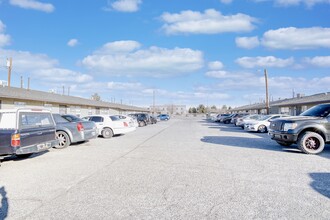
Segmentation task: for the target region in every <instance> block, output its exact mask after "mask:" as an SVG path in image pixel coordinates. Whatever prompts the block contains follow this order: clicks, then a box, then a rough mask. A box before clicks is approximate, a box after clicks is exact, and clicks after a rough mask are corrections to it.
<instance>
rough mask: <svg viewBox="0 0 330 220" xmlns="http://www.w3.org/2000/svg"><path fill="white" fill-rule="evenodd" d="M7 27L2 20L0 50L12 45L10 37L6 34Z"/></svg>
mask: <svg viewBox="0 0 330 220" xmlns="http://www.w3.org/2000/svg"><path fill="white" fill-rule="evenodd" d="M5 29H6V25H5V24H4V23H2V21H1V20H0V48H1V47H3V46H7V45H9V44H10V41H11V38H10V35H8V34H5V33H4V32H5Z"/></svg>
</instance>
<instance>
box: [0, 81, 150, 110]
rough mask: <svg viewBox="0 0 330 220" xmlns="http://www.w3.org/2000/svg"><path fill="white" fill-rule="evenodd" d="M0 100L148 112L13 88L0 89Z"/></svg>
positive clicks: (133, 107)
mask: <svg viewBox="0 0 330 220" xmlns="http://www.w3.org/2000/svg"><path fill="white" fill-rule="evenodd" d="M0 98H9V99H19V100H29V101H41V102H48V103H57V104H63V105H79V106H91V107H99V108H111V109H116V110H123V111H142V112H147V111H148V110H147V109H145V108H141V107H136V106H130V105H123V104H117V103H110V102H103V101H95V100H91V99H85V98H80V97H75V96H67V95H60V94H55V93H49V92H42V91H37V90H27V89H21V88H15V87H0Z"/></svg>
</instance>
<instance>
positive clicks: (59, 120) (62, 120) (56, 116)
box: [53, 114, 69, 123]
mask: <svg viewBox="0 0 330 220" xmlns="http://www.w3.org/2000/svg"><path fill="white" fill-rule="evenodd" d="M53 118H54V120H55V122H56V123H65V122H69V120H67V119H65V118H63V117H62V116H61V115H59V114H53Z"/></svg>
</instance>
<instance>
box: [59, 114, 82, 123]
mask: <svg viewBox="0 0 330 220" xmlns="http://www.w3.org/2000/svg"><path fill="white" fill-rule="evenodd" d="M62 117H63V118H65V119H67V120H69V121H74V122H78V121H82V119H81V118H78V117H77V116H75V115H62Z"/></svg>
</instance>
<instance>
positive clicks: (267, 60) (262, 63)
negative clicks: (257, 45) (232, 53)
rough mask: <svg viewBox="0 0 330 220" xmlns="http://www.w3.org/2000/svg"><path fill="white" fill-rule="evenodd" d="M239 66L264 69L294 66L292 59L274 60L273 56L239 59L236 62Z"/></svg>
mask: <svg viewBox="0 0 330 220" xmlns="http://www.w3.org/2000/svg"><path fill="white" fill-rule="evenodd" d="M236 63H238V64H239V65H240V66H242V67H244V68H256V67H260V68H266V67H278V68H283V67H288V66H291V65H293V64H294V59H293V58H292V57H290V58H288V59H281V58H276V57H274V56H267V57H241V58H238V59H237V60H236Z"/></svg>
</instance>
